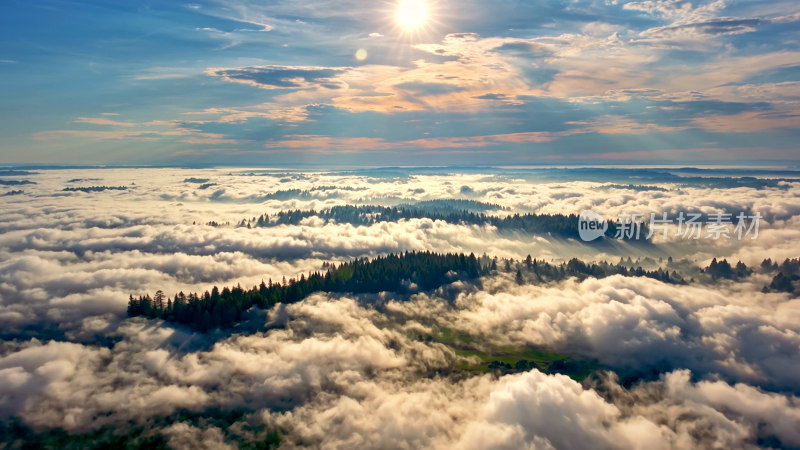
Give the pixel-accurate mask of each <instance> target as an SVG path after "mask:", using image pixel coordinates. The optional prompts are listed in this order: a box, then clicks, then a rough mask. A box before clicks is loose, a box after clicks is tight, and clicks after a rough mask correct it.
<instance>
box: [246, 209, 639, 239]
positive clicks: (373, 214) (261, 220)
mask: <svg viewBox="0 0 800 450" xmlns="http://www.w3.org/2000/svg"><path fill="white" fill-rule="evenodd" d="M310 217H319V218H320V219H323V220H326V221H332V222H336V223H348V224H352V225H357V226H366V225H372V224H375V223H380V222H396V221H398V220H409V219H426V218H427V219H431V220H441V221H444V222H447V223H452V224H459V225H478V226H487V225H488V226H493V227H496V228H497V229H498V230H499V231H521V232H525V233H531V234H551V235H554V236H559V237H563V238H574V239H578V238H579V233H578V224H579V221H578V216H577V215H576V214H568V215H566V214H534V213H528V214H513V215H507V216H492V215H488V214H485V213H483V212H474V211H470V210H468V209H466V208H465V209H454V208H445V209H442V212H437V211H436V209H434V208H431V207H421V206H415V205H401V206H397V207H388V206H378V205H366V206H352V205H342V206H334V207H331V208H327V209H323V210H319V211H317V210H313V209H310V210H300V209H298V210H290V211H280V212H278V213H277V214H275V215H273V216H270V215H268V214H262V215H261V216H258V217H253V218H249V219H242V220H241V221H240V222H239V223H238V225H239V226H240V227H248V228H253V227H273V226H280V225H298V224H300V223H301V222H302V221H303V220H304V219H307V218H310ZM640 226H641V228H640V233H639V239H638V240H642V241H644V240H646V237H647V234H648V228H647V224H646V223H641V225H640ZM616 232H617V227H616V225H615V224H614V222H613V221H608V230H607V231H606V233H605V235H606V237H608V238H613V237H614V236H615V235H616ZM634 240H636V239H634Z"/></svg>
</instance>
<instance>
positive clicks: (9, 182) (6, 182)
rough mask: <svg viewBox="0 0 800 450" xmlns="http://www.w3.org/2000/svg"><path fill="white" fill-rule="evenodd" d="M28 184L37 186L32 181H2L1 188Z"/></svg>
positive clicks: (0, 181) (0, 182)
mask: <svg viewBox="0 0 800 450" xmlns="http://www.w3.org/2000/svg"><path fill="white" fill-rule="evenodd" d="M26 184H36V183H34V182H33V181H30V180H0V186H24V185H26Z"/></svg>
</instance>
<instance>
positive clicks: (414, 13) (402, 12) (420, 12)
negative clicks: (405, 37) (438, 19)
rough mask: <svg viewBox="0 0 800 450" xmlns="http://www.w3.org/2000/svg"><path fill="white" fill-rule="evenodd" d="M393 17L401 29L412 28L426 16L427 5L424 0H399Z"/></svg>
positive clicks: (420, 24) (408, 29) (421, 22)
mask: <svg viewBox="0 0 800 450" xmlns="http://www.w3.org/2000/svg"><path fill="white" fill-rule="evenodd" d="M395 18H396V20H397V24H398V25H399V26H400V27H401V28H402V29H404V30H407V31H410V30H414V29H416V28H419V27H420V26H422V24H424V23H425V20H426V19H427V18H428V5H427V4H426V3H425V1H424V0H400V2H399V3H398V4H397V12H396V15H395Z"/></svg>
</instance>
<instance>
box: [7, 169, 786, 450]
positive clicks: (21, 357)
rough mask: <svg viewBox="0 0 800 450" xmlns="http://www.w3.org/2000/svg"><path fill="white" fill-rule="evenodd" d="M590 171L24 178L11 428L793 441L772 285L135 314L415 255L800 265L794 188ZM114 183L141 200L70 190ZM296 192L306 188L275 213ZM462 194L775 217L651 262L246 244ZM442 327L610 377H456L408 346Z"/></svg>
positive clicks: (469, 444) (11, 204)
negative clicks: (232, 321) (158, 298)
mask: <svg viewBox="0 0 800 450" xmlns="http://www.w3.org/2000/svg"><path fill="white" fill-rule="evenodd" d="M574 175H576V174H572V173H570V172H564V174H561V175H559V179H554V178H553V177H552V176H550V175H548V176H542V177H539V178H537V174H536V172H532V173H530V174H526V173H520V172H513V173H506V172H503V171H491V170H488V169H487V171H485V172H483V173H466V174H465V173H457V172H454V173H447V172H446V171H440V172H426V171H420V172H414V171H402V170H396V171H386V172H381V171H376V172H372V171H366V170H362V171H349V172H344V171H340V172H310V171H305V172H301V171H282V170H274V171H263V170H262V171H255V170H254V171H249V170H240V169H208V170H199V169H192V170H188V169H187V170H179V169H87V170H42V171H38V172H37V173H36V174H30V175H25V176H15V177H13V178H14V179H26V180H30V181H32V182H34V183H35V184H29V185H24V186H21V187H15V189H22V190H24V193H23V194H18V195H10V196H2V197H0V205H2V211H3V214H2V215H1V216H0V334H2V338H3V340H2V342H0V414H2V416H3V417H4V418H5V419H9V418H11V417H15V418H18V419H19V420H21V421H22V422H24V423H25V424H26V425H28V426H30V427H33V428H34V429H36V430H46V429H51V428H55V427H61V428H63V429H65V430H67V431H68V432H71V433H84V432H89V431H91V430H96V429H98V428H100V427H102V426H104V425H110V426H126V424H130V423H140V424H147V423H150V422H148V421H150V420H152V419H153V418H158V417H161V416H168V415H170V414H173V413H174V412H176V411H179V410H188V411H197V412H202V411H206V410H209V409H212V408H221V409H222V410H242V409H243V410H246V411H248V416H247V420H248V421H250V422H251V423H252V424H254V425H256V426H261V427H267V428H268V429H280V430H282V431H283V433H284V434H285V435H284V437H283V441H282V442H283V444H284V445H286V446H287V447H294V446H312V447H319V448H442V449H449V448H509V449H519V448H648V449H656V448H686V447H691V446H697V447H705V448H747V447H759V446H773V447H789V448H791V447H795V448H800V397H798V396H800V300H798V298H797V297H795V296H793V295H791V294H788V293H762V288H763V287H764V286H765V285H768V284H769V281H770V278H769V277H768V276H766V275H763V274H758V273H756V274H753V275H751V276H750V277H748V278H746V279H745V280H742V281H738V282H733V281H720V282H717V283H713V284H708V283H700V282H698V283H690V284H689V285H685V286H684V285H671V284H665V283H662V282H660V281H657V280H653V279H649V278H632V277H622V276H612V277H609V278H605V279H602V280H597V279H593V278H589V279H586V280H583V281H579V280H575V279H571V280H566V281H563V282H559V283H550V284H545V285H521V286H520V285H517V283H515V282H514V279H513V278H514V277H513V274H507V273H500V274H497V275H493V276H489V277H486V278H484V279H483V280H481V283H476V284H470V283H466V282H456V283H454V284H453V285H450V286H444V287H442V288H441V289H439V290H437V291H434V292H428V293H419V294H415V295H413V296H411V297H410V298H409V297H395V296H393V295H392V294H378V295H370V296H366V295H365V296H352V295H332V294H314V295H312V296H310V297H309V298H307V299H305V300H303V301H301V302H299V303H296V304H292V305H279V306H276V307H275V308H274V309H273V310H271V311H267V313H266V314H261V315H258V314H255V315H254V318H253V320H255V321H257V322H259V321H260V322H259V323H258V324H257V326H256V327H254V328H250V329H249V330H250V331H247V332H241V333H230V332H225V331H217V332H212V333H209V334H207V335H198V334H193V333H192V332H191V331H189V330H187V329H184V328H180V327H176V326H173V325H170V324H164V323H162V322H160V321H158V320H146V319H144V318H133V319H129V318H127V317H126V316H125V308H126V305H127V299H128V296H129V295H130V294H134V295H143V294H146V293H150V294H152V293H153V292H154V291H155V290H157V289H162V290H164V291H165V292H166V293H167V295H170V296H171V295H173V294H175V293H177V292H178V291H183V292H186V293H188V292H197V291H199V292H202V291H205V290H209V289H210V288H211V286H213V285H217V286H220V287H221V286H231V285H236V284H241V285H242V286H244V287H250V286H253V285H256V284H258V283H260V282H261V281H262V280H268V279H272V280H276V281H277V280H279V279H281V278H282V277H284V276H285V277H287V278H290V277H294V276H299V274H301V273H308V272H309V271H315V270H320V269H321V268H322V264H323V263H324V262H330V261H346V260H350V259H352V258H356V257H370V256H376V255H381V254H386V253H389V252H398V251H405V250H423V251H424V250H431V251H437V252H452V251H458V252H466V253H469V252H474V253H475V254H477V255H480V254H484V253H485V254H487V255H490V256H498V257H501V258H515V259H522V258H524V257H525V256H526V255H528V254H531V255H532V256H534V257H536V258H539V259H546V260H556V261H563V260H568V259H570V258H573V257H579V258H582V259H584V260H587V261H599V260H609V261H613V262H616V261H617V260H619V258H620V257H623V258H627V257H629V256H630V257H632V258H633V259H637V258H644V257H650V258H651V259H652V260H653V261H657V260H658V259H659V258H662V259H663V260H666V259H667V257H669V256H671V257H673V258H675V259H679V258H680V259H686V260H687V261H690V262H692V263H694V264H696V265H698V266H700V267H705V265H707V264H708V262H709V261H710V260H711V259H712V258H714V257H717V258H721V257H725V258H728V260H730V261H737V260H742V261H743V262H745V263H746V264H748V265H757V264H758V263H760V262H761V260H762V259H764V258H767V257H769V258H772V259H773V260H777V261H782V260H783V259H785V258H796V257H798V256H800V254H798V251H797V249H798V248H800V183H792V182H785V183H782V184H781V185H780V186H778V187H767V188H760V189H759V188H755V187H735V188H729V187H714V186H707V185H706V186H700V185H681V184H678V183H647V182H642V183H641V184H648V185H655V184H658V185H659V186H660V187H663V188H666V190H636V189H627V188H625V187H624V185H619V184H618V183H604V182H598V181H592V180H587V179H585V177H580V176H574ZM571 176H573V178H574V179H569V178H570V177H571ZM4 178H12V177H4ZM625 184H627V183H625ZM637 184H639V183H637ZM102 185H105V186H125V187H126V188H127V190H109V191H103V192H89V193H86V192H66V191H63V189H64V188H65V187H70V186H73V187H74V186H102ZM319 187H324V189H319ZM315 188H317V189H315ZM7 190H8V191H10V190H11V189H7ZM292 190H300V191H307V193H305V194H303V195H293V194H286V195H274V194H275V193H276V192H279V191H292ZM292 192H293V191H292ZM0 194H2V192H0ZM278 198H279V199H278ZM444 198H467V199H471V200H478V201H483V202H488V203H492V204H496V205H498V210H497V211H495V212H493V214H497V215H506V214H513V213H517V212H519V213H526V212H537V213H562V214H578V213H580V212H581V211H582V210H584V209H592V210H594V211H596V212H598V213H600V214H602V215H604V216H606V217H609V218H613V217H616V216H617V215H619V214H622V213H641V214H647V215H649V214H650V213H651V212H654V213H657V214H661V213H662V212H668V213H670V214H676V213H677V212H679V211H697V212H703V213H705V214H708V213H714V212H738V211H748V212H756V211H757V212H759V213H760V214H762V215H763V216H764V219H763V220H762V221H761V227H760V230H759V236H758V239H755V240H750V239H747V240H744V241H738V240H736V239H733V240H720V241H715V240H710V239H700V240H697V241H691V242H687V241H683V240H680V239H670V240H668V241H667V242H660V241H658V240H657V241H656V243H655V245H654V246H647V247H637V246H631V245H627V244H622V243H621V244H619V245H616V246H613V247H608V246H605V247H596V246H591V245H586V244H583V243H581V242H577V241H574V240H565V239H556V238H553V237H550V236H531V235H526V234H522V233H507V232H500V231H498V230H497V229H494V228H493V227H490V226H472V225H457V224H449V223H445V222H442V221H434V220H430V219H411V220H404V221H400V222H387V223H378V224H374V225H371V226H360V227H358V226H353V225H349V224H337V223H325V222H323V221H322V220H320V219H318V218H314V217H312V218H310V219H307V220H305V221H304V222H303V223H301V224H299V225H294V226H288V225H287V226H277V227H269V228H252V229H248V228H243V227H237V226H236V224H238V223H239V222H241V220H242V219H244V218H253V217H257V216H259V215H261V214H264V213H269V214H275V213H277V212H278V211H281V210H289V209H312V208H313V209H317V210H319V209H322V208H326V207H330V206H334V205H344V204H383V205H396V204H401V203H408V202H413V201H422V200H432V199H444ZM211 221H214V222H216V223H218V224H220V225H219V226H212V225H206V223H208V222H211ZM440 328H450V329H454V330H459V331H460V332H463V333H466V334H469V335H472V336H475V337H476V338H479V339H480V340H481V341H483V342H486V343H487V345H494V346H517V347H520V346H530V347H533V348H538V349H545V350H547V351H553V352H558V353H561V354H565V355H570V356H572V357H575V358H583V359H587V360H592V361H595V362H596V363H597V365H598V366H599V367H602V368H604V369H605V370H604V371H601V372H599V373H598V374H597V375H596V376H594V377H591V378H590V379H587V380H586V381H584V382H583V383H578V382H577V381H574V380H573V379H571V378H569V377H567V376H564V375H549V374H545V373H542V372H540V371H538V370H536V369H533V370H530V371H528V372H524V373H516V374H508V375H504V376H496V375H492V374H486V375H474V376H447V375H442V373H445V372H446V370H447V368H449V367H452V366H453V365H454V364H456V363H459V362H464V361H463V360H464V358H465V357H463V356H459V355H458V354H456V353H454V351H453V350H452V349H451V348H449V347H447V346H446V345H443V344H441V343H437V342H431V341H425V340H420V339H417V338H416V337H415V336H419V335H420V334H425V333H430V332H431V330H434V329H440ZM5 419H4V420H5ZM254 429H255V428H254ZM248 430H249V429H245V428H242V429H237V430H224V429H221V428H219V427H218V426H216V425H214V424H213V423H204V424H199V425H198V424H197V423H188V422H187V423H184V422H178V423H172V424H170V425H169V426H168V427H166V428H164V429H162V430H160V431H159V432H160V433H161V434H162V435H163V436H165V437H166V438H167V439H168V441H169V443H170V445H171V446H173V447H175V448H224V447H230V448H235V444H234V443H233V442H231V439H230V436H231V435H232V434H233V435H240V436H244V435H247V434H248V433H255V432H253V431H248ZM250 437H253V436H250Z"/></svg>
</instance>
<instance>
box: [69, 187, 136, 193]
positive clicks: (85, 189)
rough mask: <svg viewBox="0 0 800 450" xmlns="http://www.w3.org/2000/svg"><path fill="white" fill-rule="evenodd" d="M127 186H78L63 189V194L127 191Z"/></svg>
mask: <svg viewBox="0 0 800 450" xmlns="http://www.w3.org/2000/svg"><path fill="white" fill-rule="evenodd" d="M127 190H128V187H127V186H80V187H65V188H64V189H62V191H64V192H79V191H80V192H103V191H127Z"/></svg>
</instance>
